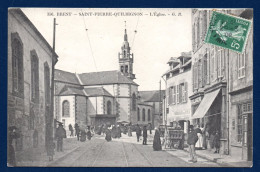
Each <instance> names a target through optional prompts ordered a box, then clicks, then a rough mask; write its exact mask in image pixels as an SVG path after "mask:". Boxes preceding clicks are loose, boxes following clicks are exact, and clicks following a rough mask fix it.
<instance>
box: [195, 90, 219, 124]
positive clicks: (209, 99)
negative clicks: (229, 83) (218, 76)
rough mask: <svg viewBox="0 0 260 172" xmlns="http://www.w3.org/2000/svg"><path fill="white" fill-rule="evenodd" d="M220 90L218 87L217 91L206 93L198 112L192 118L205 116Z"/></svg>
mask: <svg viewBox="0 0 260 172" xmlns="http://www.w3.org/2000/svg"><path fill="white" fill-rule="evenodd" d="M219 91H220V89H217V90H215V91H212V92H210V93H207V94H205V96H204V98H203V99H202V101H201V103H200V105H199V107H198V108H197V110H196V112H195V113H194V114H193V116H192V117H191V119H195V118H203V117H204V116H205V115H206V113H207V112H208V110H209V108H210V106H211V105H212V103H213V102H214V100H215V99H216V97H217V95H218V93H219Z"/></svg>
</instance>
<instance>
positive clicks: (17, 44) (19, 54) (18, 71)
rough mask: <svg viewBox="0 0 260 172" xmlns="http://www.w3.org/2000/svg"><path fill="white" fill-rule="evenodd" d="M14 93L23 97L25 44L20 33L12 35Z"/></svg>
mask: <svg viewBox="0 0 260 172" xmlns="http://www.w3.org/2000/svg"><path fill="white" fill-rule="evenodd" d="M11 39H12V44H11V46H12V74H13V92H14V93H15V94H17V95H20V96H23V44H22V42H21V39H20V37H19V35H18V33H12V34H11Z"/></svg>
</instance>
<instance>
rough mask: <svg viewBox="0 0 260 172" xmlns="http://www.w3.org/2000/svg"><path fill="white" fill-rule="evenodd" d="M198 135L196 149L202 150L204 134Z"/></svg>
mask: <svg viewBox="0 0 260 172" xmlns="http://www.w3.org/2000/svg"><path fill="white" fill-rule="evenodd" d="M197 135H198V141H197V142H196V144H195V147H196V148H197V149H202V144H203V137H202V134H200V133H197Z"/></svg>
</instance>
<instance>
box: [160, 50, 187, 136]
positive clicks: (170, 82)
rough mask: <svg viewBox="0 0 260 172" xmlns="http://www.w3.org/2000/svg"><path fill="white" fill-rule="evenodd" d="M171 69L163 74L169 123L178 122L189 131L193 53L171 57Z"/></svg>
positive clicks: (169, 62)
mask: <svg viewBox="0 0 260 172" xmlns="http://www.w3.org/2000/svg"><path fill="white" fill-rule="evenodd" d="M168 64H169V70H168V71H167V72H166V73H165V74H164V75H163V77H165V79H166V106H167V109H169V110H168V112H167V113H166V121H167V125H172V123H173V122H178V123H179V124H180V125H181V127H182V128H183V129H184V130H185V133H187V132H188V125H189V120H190V118H191V103H190V100H189V96H190V95H191V94H192V71H191V66H192V58H191V53H190V52H188V53H182V54H181V56H179V57H171V59H170V60H169V61H168Z"/></svg>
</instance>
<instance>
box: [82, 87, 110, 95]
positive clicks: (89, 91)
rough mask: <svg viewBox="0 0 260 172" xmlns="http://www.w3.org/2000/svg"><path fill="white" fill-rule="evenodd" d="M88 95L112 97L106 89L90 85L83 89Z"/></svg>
mask: <svg viewBox="0 0 260 172" xmlns="http://www.w3.org/2000/svg"><path fill="white" fill-rule="evenodd" d="M84 90H85V92H86V94H87V96H88V97H95V96H109V97H113V96H112V95H111V94H110V93H109V92H108V91H107V90H106V89H104V88H103V87H90V88H85V89H84Z"/></svg>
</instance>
